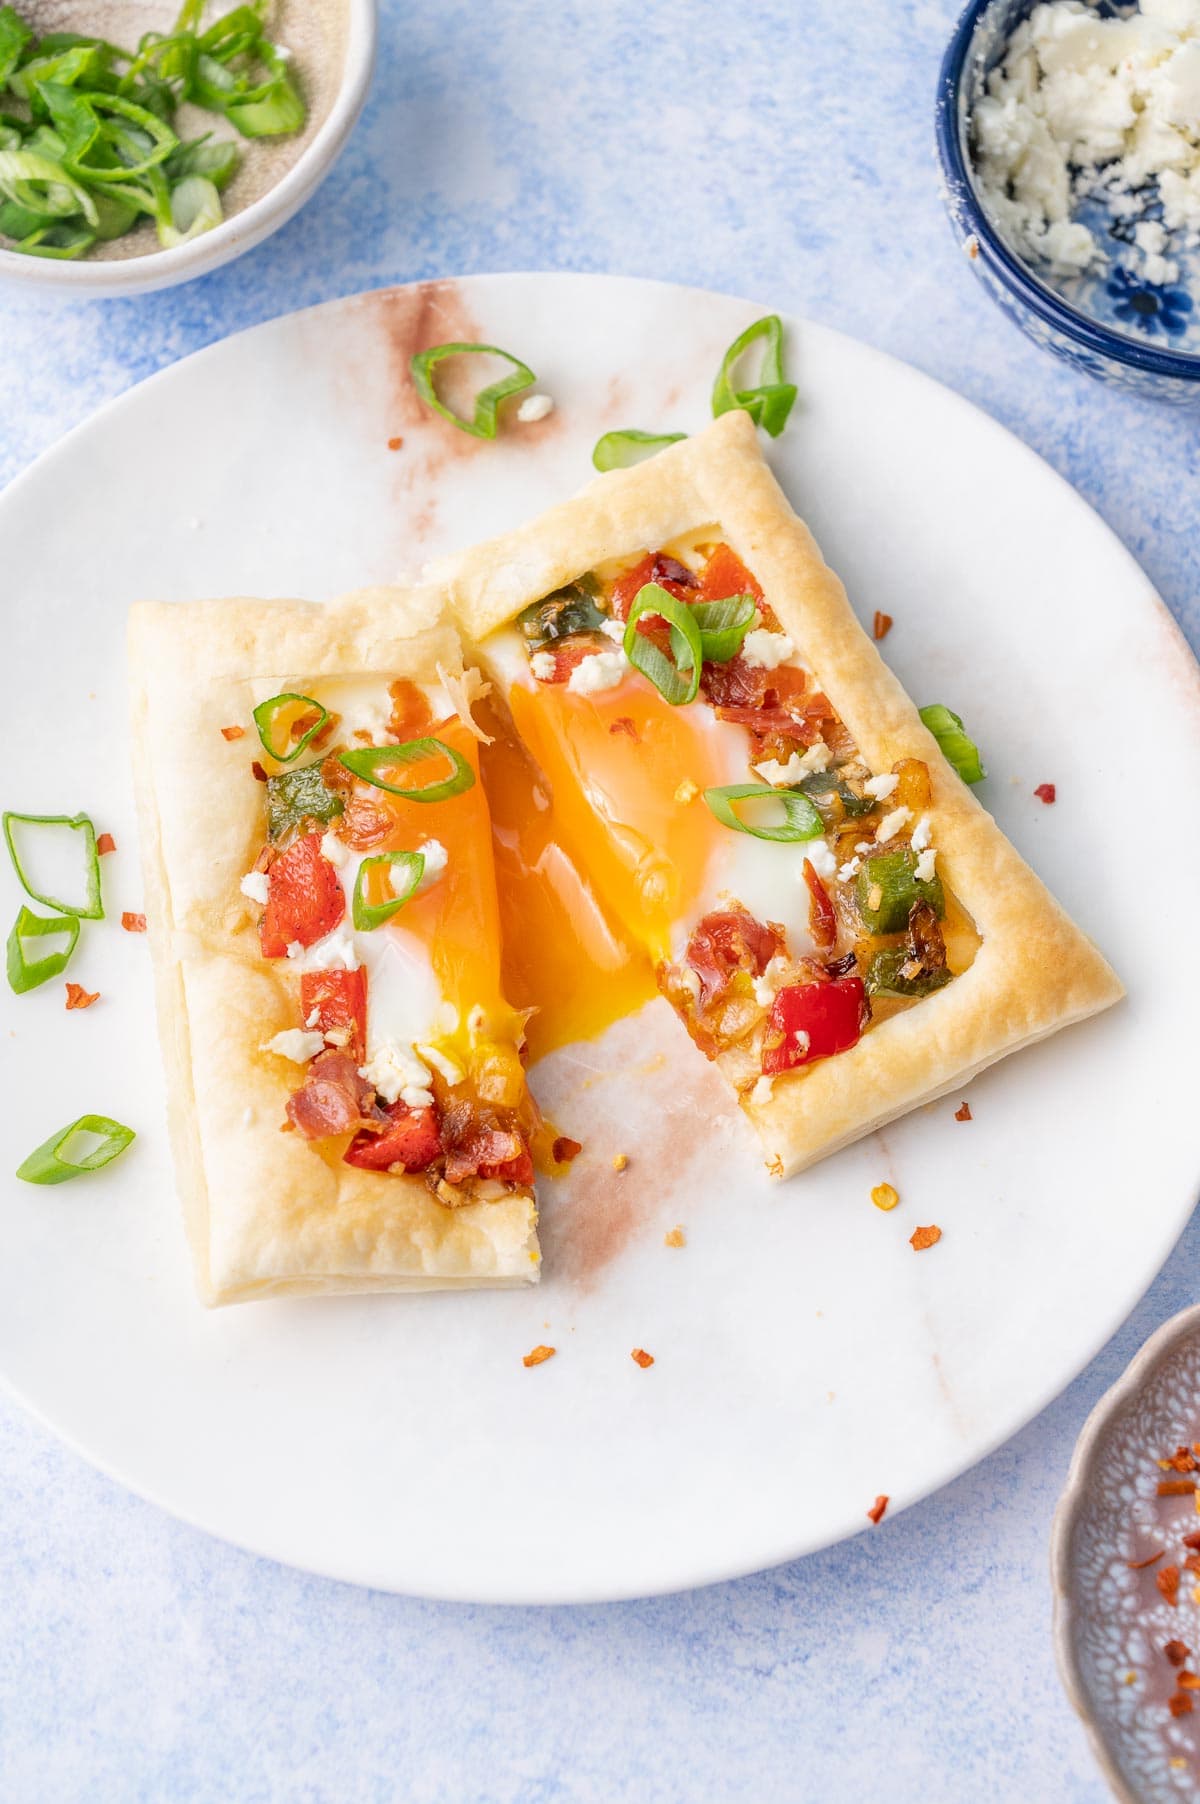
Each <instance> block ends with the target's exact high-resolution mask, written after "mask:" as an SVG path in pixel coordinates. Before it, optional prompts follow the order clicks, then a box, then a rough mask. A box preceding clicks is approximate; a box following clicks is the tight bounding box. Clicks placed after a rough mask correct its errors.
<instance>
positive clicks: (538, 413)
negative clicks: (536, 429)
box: [517, 395, 554, 426]
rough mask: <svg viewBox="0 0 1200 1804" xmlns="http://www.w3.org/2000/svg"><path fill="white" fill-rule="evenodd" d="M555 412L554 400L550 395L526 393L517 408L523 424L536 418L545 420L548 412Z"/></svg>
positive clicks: (528, 423)
mask: <svg viewBox="0 0 1200 1804" xmlns="http://www.w3.org/2000/svg"><path fill="white" fill-rule="evenodd" d="M553 412H554V402H553V400H552V398H551V397H550V396H549V395H526V397H525V399H524V400H523V401H522V402H521V405H520V406H519V407H518V408H517V418H518V419H519V420H520V422H521V424H522V425H523V426H528V425H530V424H531V423H532V422H533V421H534V420H544V419H545V417H546V415H547V414H548V413H553Z"/></svg>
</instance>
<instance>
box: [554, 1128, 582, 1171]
mask: <svg viewBox="0 0 1200 1804" xmlns="http://www.w3.org/2000/svg"><path fill="white" fill-rule="evenodd" d="M582 1151H583V1145H582V1142H581V1141H579V1140H572V1139H571V1137H570V1135H568V1134H560V1135H559V1136H558V1138H557V1140H556V1141H555V1142H554V1145H553V1146H552V1147H551V1148H550V1157H551V1158H552V1159H553V1160H554V1163H555V1164H556V1165H569V1164H570V1163H571V1160H572V1159H574V1158H577V1157H578V1155H579V1154H580V1153H581V1152H582Z"/></svg>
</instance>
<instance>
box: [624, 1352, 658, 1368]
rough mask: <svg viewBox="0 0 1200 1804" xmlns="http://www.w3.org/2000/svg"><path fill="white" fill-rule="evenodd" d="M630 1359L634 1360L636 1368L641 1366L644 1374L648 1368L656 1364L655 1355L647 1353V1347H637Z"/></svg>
mask: <svg viewBox="0 0 1200 1804" xmlns="http://www.w3.org/2000/svg"><path fill="white" fill-rule="evenodd" d="M629 1357H630V1359H632V1361H633V1363H634V1365H635V1366H641V1368H642V1370H643V1372H644V1371H645V1369H646V1367H647V1366H652V1365H653V1364H654V1355H653V1353H647V1351H646V1349H645V1347H635V1348H634V1349H633V1352H632V1353H631V1354H630V1355H629Z"/></svg>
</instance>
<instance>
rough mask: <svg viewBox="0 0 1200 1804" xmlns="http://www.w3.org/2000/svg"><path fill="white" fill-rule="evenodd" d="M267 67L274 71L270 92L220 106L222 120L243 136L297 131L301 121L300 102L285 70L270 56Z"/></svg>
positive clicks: (274, 135)
mask: <svg viewBox="0 0 1200 1804" xmlns="http://www.w3.org/2000/svg"><path fill="white" fill-rule="evenodd" d="M268 66H269V67H272V68H274V70H275V78H274V80H273V82H272V83H271V91H270V93H268V94H263V95H261V96H260V97H259V98H257V99H256V98H247V99H246V100H238V101H234V102H232V103H231V104H229V105H227V106H226V107H225V109H224V111H225V117H226V119H228V121H229V123H230V125H235V126H236V127H237V129H238V131H240V132H241V134H242V136H243V138H278V137H280V136H281V135H282V134H283V133H284V132H297V131H299V130H300V127H301V126H302V125H303V124H304V120H305V116H306V115H305V109H304V102H303V101H302V100H301V98H300V96H299V94H297V92H296V90H295V88H294V87H293V86H292V82H291V77H290V76H289V75H288V73H287V70H286V69H285V68H284V66H283V64H282V63H278V64H276V63H275V62H274V61H273V60H272V59H270V58H268Z"/></svg>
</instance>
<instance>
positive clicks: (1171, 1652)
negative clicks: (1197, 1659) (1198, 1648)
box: [1163, 1641, 1192, 1666]
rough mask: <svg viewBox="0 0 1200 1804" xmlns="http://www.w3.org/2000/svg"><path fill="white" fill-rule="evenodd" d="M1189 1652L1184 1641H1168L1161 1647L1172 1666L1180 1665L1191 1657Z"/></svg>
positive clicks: (1189, 1649)
mask: <svg viewBox="0 0 1200 1804" xmlns="http://www.w3.org/2000/svg"><path fill="white" fill-rule="evenodd" d="M1191 1652H1192V1650H1191V1648H1190V1647H1189V1646H1188V1644H1187V1642H1186V1641H1168V1642H1167V1643H1166V1644H1165V1646H1164V1647H1163V1653H1164V1654H1165V1655H1166V1656H1167V1659H1168V1660H1169V1661H1170V1662H1171V1665H1172V1666H1182V1665H1183V1663H1184V1661H1185V1660H1187V1659H1190V1658H1191Z"/></svg>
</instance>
